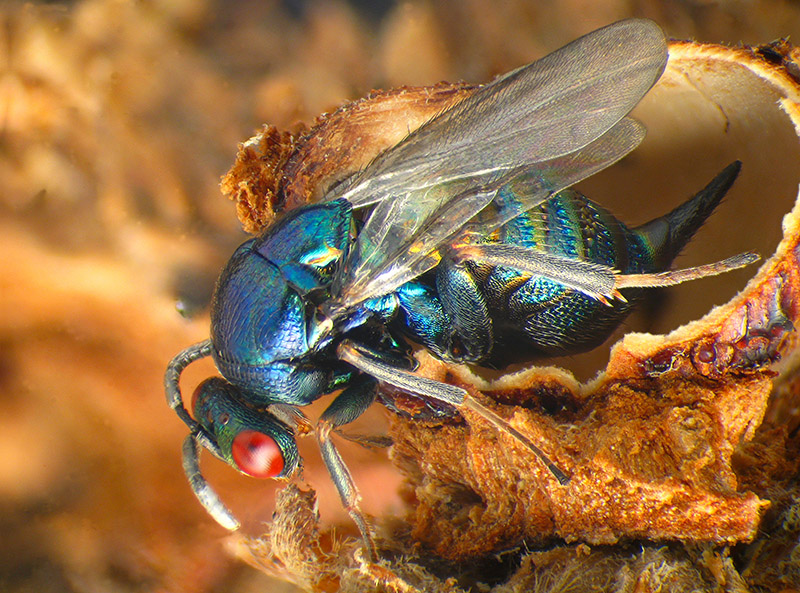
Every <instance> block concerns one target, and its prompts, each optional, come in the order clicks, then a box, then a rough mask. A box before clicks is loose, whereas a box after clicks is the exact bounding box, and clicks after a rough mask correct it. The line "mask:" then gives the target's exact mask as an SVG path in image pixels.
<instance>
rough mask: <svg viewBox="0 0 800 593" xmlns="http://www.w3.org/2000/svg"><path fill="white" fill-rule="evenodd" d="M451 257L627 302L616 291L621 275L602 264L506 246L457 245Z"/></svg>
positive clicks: (601, 299) (598, 297)
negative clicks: (498, 267) (501, 268)
mask: <svg viewBox="0 0 800 593" xmlns="http://www.w3.org/2000/svg"><path fill="white" fill-rule="evenodd" d="M451 257H452V258H453V260H454V261H457V262H461V261H466V260H473V261H478V262H481V263H485V264H490V265H494V266H504V267H508V268H514V269H516V270H519V271H520V272H524V273H527V274H531V275H533V276H543V277H545V278H547V279H549V280H552V281H554V282H558V283H559V284H563V285H564V286H566V287H568V288H571V289H573V290H577V291H578V292H581V293H583V294H585V295H587V296H589V297H592V298H593V299H596V300H599V301H601V302H603V303H608V302H609V300H610V299H619V300H625V299H624V298H623V297H622V295H621V294H620V293H619V292H618V291H617V286H616V279H617V277H618V276H619V275H620V274H619V272H618V271H617V270H615V269H614V268H611V267H609V266H604V265H602V264H597V263H592V262H588V261H584V260H579V259H570V258H568V257H564V256H561V255H555V254H553V253H547V252H543V251H536V250H535V249H530V248H528V247H522V246H520V245H509V244H507V243H490V244H481V245H458V246H456V247H454V248H453V249H452V251H451Z"/></svg>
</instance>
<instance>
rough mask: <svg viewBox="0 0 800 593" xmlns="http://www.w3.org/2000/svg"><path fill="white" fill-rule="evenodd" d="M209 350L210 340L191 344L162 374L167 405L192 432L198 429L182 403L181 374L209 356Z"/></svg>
mask: <svg viewBox="0 0 800 593" xmlns="http://www.w3.org/2000/svg"><path fill="white" fill-rule="evenodd" d="M211 348H212V345H211V340H203V341H202V342H198V343H197V344H192V345H191V346H189V347H188V348H186V349H185V350H182V351H181V352H179V353H178V354H177V355H176V356H175V357H174V358H173V359H172V360H170V361H169V364H168V365H167V371H166V373H164V391H165V392H166V394H167V403H168V404H169V407H170V408H172V409H173V410H175V413H176V414H178V416H179V417H180V419H181V420H183V421H184V422H185V423H186V425H187V426H188V427H189V428H190V429H191V430H192V432H197V431H198V430H199V428H200V427H199V426H198V424H197V422H195V420H194V418H192V416H191V414H189V412H188V411H187V410H186V406H185V405H184V403H183V396H181V387H180V380H181V373H183V370H184V369H185V368H186V367H187V366H189V365H190V364H192V363H193V362H194V361H196V360H200V359H201V358H205V357H206V356H211Z"/></svg>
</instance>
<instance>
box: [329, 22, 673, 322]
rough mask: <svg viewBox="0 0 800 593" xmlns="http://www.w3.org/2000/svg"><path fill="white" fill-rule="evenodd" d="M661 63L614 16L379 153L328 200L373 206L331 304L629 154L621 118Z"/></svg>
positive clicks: (640, 26)
mask: <svg viewBox="0 0 800 593" xmlns="http://www.w3.org/2000/svg"><path fill="white" fill-rule="evenodd" d="M665 62H666V44H665V40H664V36H663V33H662V32H661V30H660V29H659V28H658V27H657V25H655V24H654V23H652V22H650V21H645V20H630V21H622V22H620V23H616V24H615V25H611V26H609V27H606V28H604V29H600V30H599V31H595V32H594V33H590V34H589V35H586V36H584V37H582V38H580V39H578V40H577V41H575V42H573V43H571V44H570V45H568V46H566V47H565V48H562V49H561V50H558V51H556V52H554V53H552V54H550V55H549V56H546V57H545V58H542V59H541V60H539V61H537V62H534V63H533V64H530V65H528V66H525V67H523V68H520V69H518V70H515V71H513V72H511V73H509V74H507V75H505V76H503V77H502V78H499V79H497V80H495V81H494V82H492V83H491V84H489V85H486V86H485V87H482V88H481V89H479V90H477V91H476V92H475V93H474V94H473V95H471V96H470V97H468V98H466V99H464V100H463V101H461V102H460V103H458V104H457V105H455V106H454V107H452V108H450V109H448V110H447V111H445V112H443V113H442V114H440V115H438V116H437V117H435V118H433V119H432V120H431V121H429V122H428V123H426V124H425V125H423V126H422V127H420V128H419V129H418V130H416V131H415V132H414V133H412V134H411V135H409V136H408V137H407V138H406V139H405V140H403V141H402V142H400V143H399V144H398V145H397V146H395V147H394V148H392V149H390V150H388V151H386V152H385V153H383V154H382V155H380V156H379V157H377V158H376V159H375V160H374V161H373V162H372V163H371V164H370V165H368V166H367V167H366V168H365V169H364V171H362V173H360V174H359V175H358V176H357V177H356V178H355V180H354V181H353V182H352V183H351V184H350V185H349V186H348V188H347V189H344V190H342V191H339V192H337V193H336V194H335V195H331V196H330V197H331V198H332V197H344V198H346V199H347V200H349V201H350V202H351V203H352V204H353V206H354V207H361V206H366V205H370V204H376V205H375V207H374V208H373V211H372V212H371V213H370V215H369V218H368V219H367V221H366V223H365V226H364V228H363V229H362V231H361V232H360V233H359V238H358V241H357V244H356V245H355V246H354V249H352V251H351V253H350V255H349V256H348V260H347V262H346V263H345V269H344V271H343V273H342V274H341V276H340V278H339V282H338V283H337V284H336V285H335V286H334V289H333V299H332V303H331V304H332V309H340V308H343V309H346V308H349V307H352V306H355V305H357V304H358V303H360V302H363V301H364V300H367V299H369V298H372V297H375V296H380V295H382V294H387V293H389V292H391V291H393V290H394V289H395V288H397V287H398V286H400V285H401V284H403V283H404V282H406V281H408V280H410V279H412V278H414V277H416V276H418V275H419V274H422V273H424V272H425V271H426V270H428V269H430V268H432V267H433V266H435V265H436V263H437V262H438V260H439V254H438V252H437V249H438V247H439V246H441V245H442V244H443V243H445V242H446V241H447V240H448V239H451V238H454V237H456V236H458V235H459V234H461V233H463V232H464V230H465V228H464V227H465V225H466V224H467V223H468V222H469V221H470V220H471V219H473V218H475V217H476V215H478V213H481V211H482V210H484V209H485V208H486V206H487V205H489V204H493V207H492V208H491V209H489V210H488V211H487V214H486V215H483V216H479V217H478V219H477V221H476V222H475V226H474V228H473V229H472V231H475V232H478V231H484V232H485V231H486V229H489V228H497V227H498V226H500V225H501V224H503V222H505V221H507V220H510V219H511V218H513V217H514V216H516V215H518V214H519V213H520V212H523V211H525V210H527V209H530V208H532V207H534V206H536V205H538V204H539V203H541V202H542V201H544V200H545V199H547V197H548V196H549V195H552V194H553V193H555V192H557V191H559V190H561V189H564V188H565V187H568V186H569V185H572V184H573V183H576V182H577V181H579V180H581V179H583V178H585V177H587V176H589V175H591V174H593V173H595V172H596V171H599V170H600V169H602V168H604V167H606V166H608V165H609V164H611V163H613V162H615V161H616V160H618V159H619V158H621V157H622V156H624V154H627V152H629V151H630V150H632V149H633V148H634V147H635V146H636V144H638V142H639V141H640V140H641V136H642V135H643V133H642V130H641V126H639V125H638V124H636V123H635V122H633V121H632V120H627V119H626V120H624V121H622V122H621V121H620V120H621V119H622V118H623V117H624V116H625V114H627V113H628V112H629V111H630V110H631V109H632V108H633V107H634V106H635V105H636V103H638V101H639V100H640V99H641V97H642V96H643V95H644V94H645V93H646V92H647V90H648V89H649V88H650V87H651V86H652V85H653V83H654V82H655V81H656V80H657V79H658V77H659V76H660V74H661V71H662V70H663V68H664V64H665ZM609 130H611V132H609ZM582 149H583V150H582ZM507 184H514V185H515V187H514V188H512V189H513V192H512V193H513V194H515V195H518V196H521V197H522V198H523V199H521V200H520V199H514V200H509V199H508V198H507V195H508V192H505V193H504V192H501V191H500V190H501V188H503V187H504V186H505V185H507ZM498 196H499V198H498ZM496 198H497V199H496Z"/></svg>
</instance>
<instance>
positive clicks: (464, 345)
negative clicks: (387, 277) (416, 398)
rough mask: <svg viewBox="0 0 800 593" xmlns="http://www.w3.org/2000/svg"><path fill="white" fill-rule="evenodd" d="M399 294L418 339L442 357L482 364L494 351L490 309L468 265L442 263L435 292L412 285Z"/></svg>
mask: <svg viewBox="0 0 800 593" xmlns="http://www.w3.org/2000/svg"><path fill="white" fill-rule="evenodd" d="M396 294H397V298H398V300H399V302H400V308H401V309H402V311H403V313H404V315H405V322H406V325H407V327H408V328H409V330H410V331H411V333H412V334H413V335H414V336H415V339H417V340H418V341H419V342H421V343H422V344H423V345H424V346H425V347H426V348H427V349H428V350H430V351H432V352H433V353H434V354H436V356H438V357H439V358H442V359H444V360H451V361H455V362H480V361H482V360H483V359H485V358H486V356H487V355H488V354H489V353H490V352H491V350H492V346H493V344H494V329H493V326H492V318H491V316H490V315H489V308H488V305H487V303H486V299H485V297H484V296H483V294H482V293H481V291H480V290H479V288H478V286H477V283H476V282H475V278H473V276H472V275H471V274H470V272H469V270H467V268H466V267H465V266H463V265H461V264H459V263H455V262H453V261H452V260H449V259H447V260H443V261H442V263H440V264H439V266H438V268H437V271H436V289H433V288H431V287H430V286H427V285H426V284H423V283H419V282H410V283H408V284H406V285H405V286H403V287H401V288H400V289H399V290H398V291H397V293H396ZM376 354H377V353H376Z"/></svg>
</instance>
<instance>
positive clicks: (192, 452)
mask: <svg viewBox="0 0 800 593" xmlns="http://www.w3.org/2000/svg"><path fill="white" fill-rule="evenodd" d="M200 451H201V444H200V442H199V441H198V439H197V436H196V435H194V434H190V435H189V436H187V437H186V440H184V441H183V471H184V472H185V473H186V478H187V479H188V480H189V485H190V486H191V487H192V492H194V495H195V496H196V497H197V500H199V501H200V504H202V505H203V507H204V508H205V509H206V511H207V512H208V514H209V515H211V516H212V517H213V518H214V520H215V521H216V522H217V523H219V524H220V525H222V526H223V527H224V528H225V529H229V530H231V531H236V530H237V529H239V527H240V526H241V523H239V520H238V519H237V518H236V517H234V516H233V513H231V512H230V510H228V507H226V506H225V504H223V502H222V501H221V500H220V498H219V496H218V495H217V493H216V492H215V491H214V489H213V488H212V487H211V486H210V485H209V483H208V482H207V481H206V479H205V478H204V477H203V474H202V472H201V471H200Z"/></svg>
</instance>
